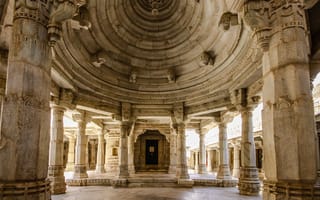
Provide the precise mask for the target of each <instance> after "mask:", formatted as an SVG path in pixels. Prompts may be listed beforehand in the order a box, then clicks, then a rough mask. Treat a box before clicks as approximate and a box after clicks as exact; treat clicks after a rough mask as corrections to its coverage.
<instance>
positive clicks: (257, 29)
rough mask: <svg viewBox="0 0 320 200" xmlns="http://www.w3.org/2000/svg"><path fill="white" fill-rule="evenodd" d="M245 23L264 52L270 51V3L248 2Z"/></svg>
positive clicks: (249, 0) (261, 1)
mask: <svg viewBox="0 0 320 200" xmlns="http://www.w3.org/2000/svg"><path fill="white" fill-rule="evenodd" d="M243 12H244V14H243V20H244V23H245V24H246V25H247V26H248V27H250V28H251V29H252V30H253V32H254V37H255V38H256V40H257V43H258V45H259V46H260V47H261V48H262V50H263V51H268V49H269V43H270V37H271V30H272V28H271V22H270V16H269V13H270V3H269V2H267V1H264V0H258V1H256V0H247V1H246V2H245V3H244V11H243Z"/></svg>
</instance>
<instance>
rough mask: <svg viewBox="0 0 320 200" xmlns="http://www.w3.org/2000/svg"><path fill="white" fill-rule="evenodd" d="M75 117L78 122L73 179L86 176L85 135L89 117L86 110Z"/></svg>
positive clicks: (86, 140)
mask: <svg viewBox="0 0 320 200" xmlns="http://www.w3.org/2000/svg"><path fill="white" fill-rule="evenodd" d="M74 118H75V117H74ZM75 119H76V121H77V122H78V133H77V143H76V156H75V165H74V174H73V179H82V178H88V174H87V165H86V151H87V144H88V136H86V127H87V123H88V122H89V118H88V116H87V113H86V112H82V113H81V114H80V115H77V117H76V118H75Z"/></svg>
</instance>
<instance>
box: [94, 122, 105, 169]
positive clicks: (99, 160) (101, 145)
mask: <svg viewBox="0 0 320 200" xmlns="http://www.w3.org/2000/svg"><path fill="white" fill-rule="evenodd" d="M106 132H107V125H106V124H103V127H102V129H101V132H100V133H99V134H98V154H97V165H96V173H98V174H102V173H105V172H106V171H105V169H104V164H105V160H104V159H105V155H104V136H105V133H106Z"/></svg>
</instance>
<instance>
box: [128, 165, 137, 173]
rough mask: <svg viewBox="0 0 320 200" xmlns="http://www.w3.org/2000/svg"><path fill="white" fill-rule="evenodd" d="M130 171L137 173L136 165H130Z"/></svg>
mask: <svg viewBox="0 0 320 200" xmlns="http://www.w3.org/2000/svg"><path fill="white" fill-rule="evenodd" d="M128 171H129V174H135V173H136V169H135V167H134V165H129V167H128Z"/></svg>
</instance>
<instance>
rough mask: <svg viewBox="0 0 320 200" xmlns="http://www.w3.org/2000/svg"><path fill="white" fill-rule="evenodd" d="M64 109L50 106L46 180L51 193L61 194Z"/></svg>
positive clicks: (63, 191) (63, 189) (63, 187)
mask: <svg viewBox="0 0 320 200" xmlns="http://www.w3.org/2000/svg"><path fill="white" fill-rule="evenodd" d="M64 111H65V108H63V107H60V106H52V127H51V134H50V146H49V170H48V178H49V180H50V181H51V184H50V185H51V193H52V194H63V193H65V192H66V183H65V177H64V166H63V150H64V143H63V134H64V131H63V115H64Z"/></svg>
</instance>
